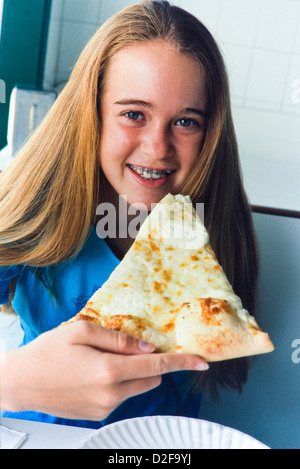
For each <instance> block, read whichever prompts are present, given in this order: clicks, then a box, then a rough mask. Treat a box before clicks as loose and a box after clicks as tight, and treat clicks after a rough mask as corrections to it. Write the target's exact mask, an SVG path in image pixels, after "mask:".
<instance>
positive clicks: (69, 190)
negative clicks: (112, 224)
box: [0, 1, 257, 428]
mask: <svg viewBox="0 0 300 469" xmlns="http://www.w3.org/2000/svg"><path fill="white" fill-rule="evenodd" d="M149 176H150V177H149ZM0 191H1V197H0V200H1V205H0V213H1V217H0V219H1V222H0V223H1V224H0V233H1V234H0V236H1V237H0V240H1V241H0V253H1V256H0V259H1V261H0V262H1V266H2V268H1V282H0V293H1V298H2V300H1V302H2V303H3V304H5V303H7V302H8V301H9V299H11V300H12V305H13V307H14V309H15V311H16V312H17V314H18V315H19V316H20V320H21V325H22V328H23V330H24V340H23V344H22V345H23V346H22V347H20V348H19V349H17V350H14V351H11V352H8V353H7V354H6V360H5V362H4V363H2V370H1V377H2V383H1V384H2V387H1V393H2V395H1V408H2V409H3V410H6V411H14V412H13V413H11V412H9V413H5V415H10V416H14V417H20V418H30V419H37V420H44V421H48V422H55V423H64V424H71V425H82V426H90V427H94V428H98V427H100V426H101V425H105V424H107V423H111V422H113V421H116V420H120V419H123V418H128V417H135V416H143V415H154V414H175V415H188V416H194V417H196V416H197V413H198V408H199V403H200V394H199V391H200V390H201V389H202V388H203V389H207V390H208V391H209V392H210V393H211V394H213V393H215V394H216V393H217V387H218V384H222V385H224V386H229V387H232V388H234V389H238V390H241V389H242V386H243V384H244V383H245V381H246V378H247V371H248V361H247V359H237V360H230V361H228V362H220V363H215V364H212V365H211V366H210V369H209V370H207V371H204V370H206V369H207V365H206V363H205V362H204V361H203V360H202V359H201V358H200V357H196V356H193V355H187V354H153V353H151V352H152V351H153V348H152V346H151V344H146V343H143V342H141V343H140V342H139V341H138V340H136V339H133V338H131V337H128V336H126V335H125V334H122V333H119V332H116V331H111V330H105V329H103V328H101V327H100V326H97V325H95V324H89V323H86V322H85V321H82V322H79V323H76V324H71V325H68V326H66V327H63V328H59V329H56V326H57V325H59V324H60V323H61V322H62V321H65V320H67V319H68V318H70V317H72V316H74V315H75V314H76V313H77V312H78V311H79V310H80V309H81V308H82V307H83V306H84V304H85V302H86V301H87V299H88V298H89V297H90V296H91V295H92V293H93V292H94V291H95V289H97V288H98V287H99V286H101V284H102V283H103V282H104V281H105V280H106V279H107V277H108V276H109V274H110V273H111V272H112V271H113V269H114V268H115V267H116V265H117V264H118V262H119V261H120V259H122V257H123V256H124V254H125V253H126V251H127V250H128V248H129V246H130V244H131V243H132V239H130V238H129V237H127V238H122V237H113V236H108V237H107V238H106V239H105V240H104V239H100V238H99V237H97V234H96V230H95V226H96V224H97V218H96V211H97V210H96V209H97V206H98V205H99V203H103V202H105V203H107V202H109V203H113V204H115V206H116V208H118V204H119V200H120V199H119V196H126V200H127V202H128V204H129V205H130V204H136V203H143V204H146V205H147V207H148V209H150V206H151V203H156V202H158V201H159V200H160V199H161V198H162V197H163V196H164V195H166V194H167V193H168V192H171V193H174V194H175V193H181V194H189V195H190V196H191V198H192V200H193V202H194V203H197V202H204V203H205V224H206V227H207V228H208V231H209V233H210V237H211V243H212V246H213V248H214V250H215V252H216V255H217V257H218V259H219V261H220V263H221V265H222V266H223V268H224V270H225V272H226V274H227V276H228V278H229V280H230V282H231V283H232V285H233V288H234V289H235V291H236V293H237V294H238V295H240V296H241V298H242V300H243V303H244V306H245V307H246V308H247V309H248V310H249V311H250V312H251V314H253V308H254V299H255V282H256V275H257V260H256V249H255V240H254V234H253V228H252V221H251V213H250V209H249V205H248V202H247V199H246V196H245V193H244V190H243V186H242V182H241V175H240V169H239V161H238V151H237V145H236V139H235V134H234V129H233V123H232V118H231V110H230V98H229V87H228V79H227V75H226V70H225V66H224V63H223V60H222V57H221V55H220V52H219V50H218V47H217V45H216V43H215V41H214V39H213V38H212V36H211V34H210V33H209V31H208V30H207V29H206V28H205V27H204V25H203V24H202V23H200V22H199V21H198V20H197V19H196V18H194V17H193V16H192V15H190V14H189V13H187V12H186V11H184V10H182V9H180V8H178V7H174V6H171V5H170V4H169V3H168V2H166V1H145V2H142V3H141V4H138V5H134V6H131V7H128V8H126V9H125V10H123V11H122V12H120V13H118V14H117V15H115V16H114V17H113V18H111V19H110V20H108V21H107V22H106V23H105V24H104V25H103V26H102V27H101V28H100V29H99V30H98V32H97V33H96V34H95V36H94V37H93V38H92V39H91V40H90V42H89V43H88V44H87V46H86V48H85V49H84V51H83V52H82V54H81V56H80V58H79V60H78V62H77V64H76V66H75V68H74V70H73V73H72V74H71V77H70V80H69V82H68V84H67V85H66V87H65V88H64V90H63V92H62V93H61V94H60V96H59V97H58V99H57V101H56V102H55V104H54V106H53V107H52V109H51V111H50V113H49V115H48V116H47V118H46V119H45V120H44V122H43V123H42V124H41V125H40V127H39V128H38V129H37V130H36V132H35V134H34V135H33V137H32V138H31V139H30V140H29V141H28V142H27V143H26V145H24V147H23V149H22V150H21V151H20V153H19V155H18V156H17V157H16V158H15V160H14V162H13V164H12V165H11V166H10V167H9V168H7V169H6V170H5V171H4V173H3V174H2V176H1V184H0ZM116 213H119V211H118V210H117V211H116ZM199 370H202V371H199ZM54 416H55V417H54ZM74 419H76V420H74Z"/></svg>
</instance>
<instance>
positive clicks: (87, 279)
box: [0, 228, 200, 428]
mask: <svg viewBox="0 0 300 469" xmlns="http://www.w3.org/2000/svg"><path fill="white" fill-rule="evenodd" d="M119 262H120V261H119V260H118V259H117V257H115V255H114V254H113V253H112V251H111V250H110V248H109V247H108V245H107V244H106V242H105V241H104V240H103V239H101V238H99V237H98V236H97V233H96V229H95V228H93V229H92V230H91V233H90V235H89V236H88V238H87V241H86V243H85V244H84V246H83V248H82V249H81V251H80V252H79V253H78V254H77V255H76V256H75V257H74V258H73V259H72V260H70V261H68V262H65V263H61V264H59V265H56V266H55V267H53V266H52V267H45V268H42V269H40V271H39V275H41V276H42V279H44V280H45V283H46V285H49V284H50V285H51V284H52V283H53V275H54V276H55V277H54V278H55V282H54V287H55V300H54V297H53V293H52V292H50V291H49V290H48V289H47V287H46V286H45V283H43V282H42V281H41V280H40V277H38V276H37V275H35V273H34V271H33V269H31V268H29V267H28V266H11V267H7V268H0V304H5V303H7V302H8V299H9V285H10V282H11V280H12V279H13V278H14V277H16V276H17V284H16V290H15V294H14V298H13V302H12V306H13V308H14V310H15V311H16V313H17V314H18V315H19V317H20V324H21V327H22V329H23V331H24V338H23V341H22V344H21V345H25V344H27V343H28V342H30V341H32V340H33V339H35V338H36V337H37V336H38V335H39V334H41V333H43V332H46V331H48V330H50V329H53V328H54V327H56V326H58V325H59V324H60V323H61V322H63V321H67V320H68V319H70V318H71V317H73V316H74V315H75V314H76V313H78V312H79V311H80V310H81V309H82V308H83V307H84V306H85V304H86V302H87V300H88V299H89V298H90V297H91V295H92V294H93V293H94V292H95V291H96V290H97V289H98V288H99V287H100V286H101V285H102V284H103V283H104V282H105V281H106V280H107V278H108V277H109V275H110V274H111V273H112V271H113V270H114V269H115V268H116V267H117V265H118V264H119ZM193 373H194V372H190V371H180V372H174V373H168V374H166V375H163V378H162V383H161V384H160V386H158V387H157V388H155V389H153V390H151V391H148V392H146V393H143V394H140V395H138V396H134V397H131V398H129V399H127V400H126V401H124V402H123V403H122V404H121V405H120V406H119V407H118V408H117V409H115V410H114V411H113V412H112V413H111V414H110V415H109V416H108V417H107V418H106V419H105V420H103V421H100V422H95V421H83V420H76V421H75V420H70V419H63V418H58V417H55V416H50V415H47V414H41V413H38V412H17V413H16V412H3V413H2V415H3V416H5V417H13V418H22V419H28V420H38V421H43V422H49V423H61V424H65V425H74V426H83V427H89V428H99V427H101V426H104V425H107V424H108V423H112V422H115V421H117V420H122V419H126V418H133V417H141V416H148V415H185V416H189V417H197V414H198V410H199V405H200V396H198V397H197V398H195V397H193V398H192V397H191V396H190V387H191V384H190V379H189V378H190V377H191V376H192V375H193ZM195 373H196V372H195Z"/></svg>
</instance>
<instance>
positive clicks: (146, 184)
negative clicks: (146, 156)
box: [126, 165, 174, 188]
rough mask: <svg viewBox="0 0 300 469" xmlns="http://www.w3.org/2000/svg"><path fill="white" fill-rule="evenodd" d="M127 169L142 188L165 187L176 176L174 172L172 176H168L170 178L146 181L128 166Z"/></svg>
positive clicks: (157, 169) (158, 169)
mask: <svg viewBox="0 0 300 469" xmlns="http://www.w3.org/2000/svg"><path fill="white" fill-rule="evenodd" d="M134 166H139V167H140V168H147V169H150V168H149V167H146V166H141V165H134ZM126 168H127V169H128V170H129V171H130V174H131V175H132V177H133V178H134V180H135V181H137V182H138V183H139V184H141V185H142V186H144V187H149V188H156V187H160V186H163V185H164V184H166V183H167V182H168V181H169V179H170V177H171V176H172V175H173V174H174V172H172V173H171V174H168V176H166V177H163V178H160V179H156V180H153V181H150V180H149V179H144V178H142V177H141V176H139V175H138V174H137V173H136V172H134V171H133V170H132V169H131V168H130V166H128V165H127V166H126ZM151 169H152V170H153V171H155V170H156V171H174V170H171V169H168V170H166V169H160V168H155V169H154V168H151Z"/></svg>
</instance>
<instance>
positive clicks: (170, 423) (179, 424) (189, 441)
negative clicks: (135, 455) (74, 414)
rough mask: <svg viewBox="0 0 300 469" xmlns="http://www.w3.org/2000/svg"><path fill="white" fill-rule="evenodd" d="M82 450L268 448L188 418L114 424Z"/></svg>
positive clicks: (223, 429)
mask: <svg viewBox="0 0 300 469" xmlns="http://www.w3.org/2000/svg"><path fill="white" fill-rule="evenodd" d="M80 448H81V449H179V448H180V449H267V447H266V446H265V445H263V444H262V443H260V442H258V441H257V440H255V439H254V438H252V437H250V436H249V435H245V434H244V433H241V432H239V431H236V430H234V429H232V428H228V427H224V426H222V425H218V424H215V423H213V422H206V421H204V420H198V419H192V418H187V417H173V416H155V417H140V418H134V419H128V420H122V421H120V422H116V423H113V424H111V425H108V426H107V427H104V428H101V429H100V430H97V431H96V432H95V433H94V434H93V435H90V436H89V437H87V438H86V440H85V441H83V444H82V445H81V446H80Z"/></svg>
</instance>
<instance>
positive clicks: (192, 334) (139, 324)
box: [68, 194, 274, 361]
mask: <svg viewBox="0 0 300 469" xmlns="http://www.w3.org/2000/svg"><path fill="white" fill-rule="evenodd" d="M77 320H88V321H92V322H96V323H97V324H100V325H101V326H103V327H106V328H109V329H115V330H121V331H124V332H126V333H128V334H130V335H132V336H134V337H137V338H140V339H143V340H146V341H149V342H151V343H153V345H155V347H156V351H157V352H177V353H185V352H187V353H193V354H196V355H200V356H201V357H203V358H204V359H205V360H206V361H220V360H227V359H231V358H236V357H242V356H247V355H255V354H260V353H267V352H270V351H272V350H273V349H274V346H273V344H272V342H271V341H270V339H269V337H268V334H266V333H264V332H262V331H261V330H260V328H259V326H258V324H257V323H256V321H255V319H254V318H253V317H252V316H250V314H249V313H248V312H247V311H246V310H245V309H244V308H243V306H242V302H241V299H240V298H239V297H238V296H237V295H236V294H235V293H234V291H233V289H232V287H231V285H230V283H229V282H228V279H227V278H226V275H225V273H224V271H223V269H222V267H221V266H220V264H219V263H218V261H217V259H216V256H215V253H214V252H213V250H212V248H211V246H210V243H209V235H208V232H207V230H206V229H205V227H204V225H203V223H202V221H201V220H200V218H199V217H198V215H197V213H196V212H195V210H194V208H193V206H192V203H191V200H190V198H189V197H187V196H181V195H177V196H173V195H171V194H168V195H167V196H166V197H164V199H163V200H162V201H161V202H160V203H159V204H157V205H156V207H155V208H154V209H153V210H152V212H151V214H150V215H149V216H148V217H147V219H146V220H145V222H144V223H143V225H142V227H141V229H140V231H139V233H138V236H137V238H136V240H135V242H134V243H133V245H132V247H131V248H130V249H129V251H128V252H127V254H126V255H125V256H124V258H123V260H122V262H120V264H119V265H118V266H117V268H116V269H115V270H114V271H113V272H112V274H111V276H110V277H109V279H108V280H107V281H106V282H105V283H104V284H103V286H102V287H101V288H100V289H99V290H97V291H96V292H95V293H94V295H93V296H92V297H91V299H90V300H89V301H88V302H87V304H86V306H85V307H84V308H83V309H82V311H80V312H79V313H78V314H77V315H76V316H75V317H74V318H72V319H71V320H70V321H68V322H74V321H77Z"/></svg>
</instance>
